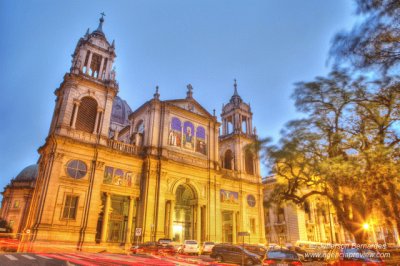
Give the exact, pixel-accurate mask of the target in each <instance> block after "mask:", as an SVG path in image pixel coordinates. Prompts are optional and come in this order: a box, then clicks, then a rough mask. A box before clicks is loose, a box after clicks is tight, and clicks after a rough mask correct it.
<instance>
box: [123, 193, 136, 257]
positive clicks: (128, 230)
mask: <svg viewBox="0 0 400 266" xmlns="http://www.w3.org/2000/svg"><path fill="white" fill-rule="evenodd" d="M134 202H135V198H134V197H132V196H131V197H129V212H128V225H127V227H126V237H125V248H128V249H129V248H130V247H131V245H132V242H131V235H132V220H133V207H134Z"/></svg>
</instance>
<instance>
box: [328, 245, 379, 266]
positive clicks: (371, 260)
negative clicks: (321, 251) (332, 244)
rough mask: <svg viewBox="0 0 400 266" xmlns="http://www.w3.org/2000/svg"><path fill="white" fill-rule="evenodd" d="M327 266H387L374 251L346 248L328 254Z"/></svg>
mask: <svg viewBox="0 0 400 266" xmlns="http://www.w3.org/2000/svg"><path fill="white" fill-rule="evenodd" d="M324 265H326V266H347V265H351V266H367V265H368V266H385V265H386V263H385V262H384V261H383V260H382V258H381V257H380V255H379V253H378V252H377V251H376V250H374V249H361V248H351V247H345V248H342V249H332V250H330V251H329V252H328V253H327V254H326V259H325V264H324Z"/></svg>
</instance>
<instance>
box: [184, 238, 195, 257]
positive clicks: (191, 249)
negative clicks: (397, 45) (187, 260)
mask: <svg viewBox="0 0 400 266" xmlns="http://www.w3.org/2000/svg"><path fill="white" fill-rule="evenodd" d="M180 253H181V254H196V255H199V244H198V243H197V241H196V240H185V241H184V242H183V245H182V247H181V249H180Z"/></svg>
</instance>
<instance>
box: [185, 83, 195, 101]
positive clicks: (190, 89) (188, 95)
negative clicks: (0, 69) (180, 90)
mask: <svg viewBox="0 0 400 266" xmlns="http://www.w3.org/2000/svg"><path fill="white" fill-rule="evenodd" d="M186 88H187V92H186V98H187V99H190V98H193V87H192V84H188V85H187V86H186Z"/></svg>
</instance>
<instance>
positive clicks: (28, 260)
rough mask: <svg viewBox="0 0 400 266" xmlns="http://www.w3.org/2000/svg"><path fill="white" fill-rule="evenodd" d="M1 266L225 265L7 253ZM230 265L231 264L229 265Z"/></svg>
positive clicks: (204, 259)
mask: <svg viewBox="0 0 400 266" xmlns="http://www.w3.org/2000/svg"><path fill="white" fill-rule="evenodd" d="M0 265H1V266H30V265H37V266H39V265H40V266H64V265H65V266H73V265H84V266H90V265H100V266H119V265H133V266H136V265H157V266H175V265H185V266H186V265H227V264H224V263H220V264H215V261H213V260H212V259H210V257H209V256H204V255H201V256H175V257H158V256H155V257H153V256H149V255H134V256H131V255H123V254H107V253H43V254H35V253H9V254H0ZM229 265H232V264H229ZM303 265H304V266H319V265H322V263H315V262H314V263H305V264H303Z"/></svg>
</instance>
